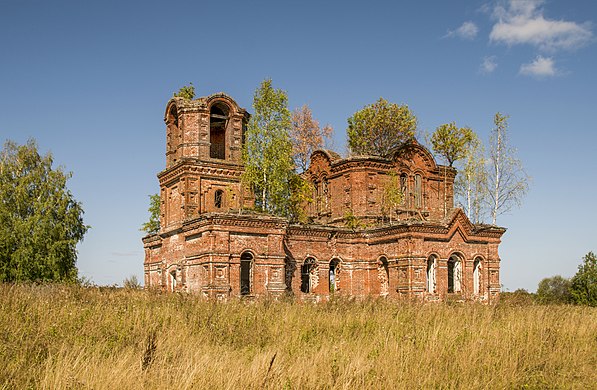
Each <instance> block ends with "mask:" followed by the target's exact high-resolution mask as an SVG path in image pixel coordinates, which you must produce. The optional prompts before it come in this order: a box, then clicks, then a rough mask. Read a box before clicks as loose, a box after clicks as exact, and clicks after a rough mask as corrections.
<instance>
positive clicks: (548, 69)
mask: <svg viewBox="0 0 597 390" xmlns="http://www.w3.org/2000/svg"><path fill="white" fill-rule="evenodd" d="M557 73H558V71H557V69H556V68H555V62H554V60H553V58H547V57H542V56H537V58H535V60H534V61H533V62H531V63H528V64H522V65H521V67H520V74H523V75H527V76H536V77H549V76H555V75H556V74H557Z"/></svg>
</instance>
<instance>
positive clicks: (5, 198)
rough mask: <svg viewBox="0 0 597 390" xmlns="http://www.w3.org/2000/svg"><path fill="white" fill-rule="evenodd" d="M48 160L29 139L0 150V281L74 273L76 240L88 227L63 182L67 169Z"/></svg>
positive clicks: (56, 278)
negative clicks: (23, 143) (54, 166)
mask: <svg viewBox="0 0 597 390" xmlns="http://www.w3.org/2000/svg"><path fill="white" fill-rule="evenodd" d="M52 163H53V159H52V155H51V154H49V153H48V154H46V155H45V156H40V154H39V153H38V151H37V144H36V143H35V141H33V140H29V141H28V142H27V144H25V145H21V146H19V145H17V144H16V143H14V142H12V141H7V142H6V143H5V144H4V148H3V149H2V151H1V152H0V221H2V222H1V223H0V281H4V282H15V281H27V280H35V281H75V280H76V278H77V268H76V266H75V263H76V259H77V250H76V245H77V243H78V242H79V241H81V240H82V239H83V236H84V234H85V232H86V231H87V229H88V228H89V227H88V226H86V225H85V224H84V223H83V209H82V207H81V204H80V203H79V202H77V201H76V200H75V199H74V197H73V195H72V194H71V192H70V191H69V190H68V188H67V187H66V182H67V180H68V179H69V178H70V177H71V173H68V172H64V171H63V170H62V168H60V167H59V168H56V169H53V168H52Z"/></svg>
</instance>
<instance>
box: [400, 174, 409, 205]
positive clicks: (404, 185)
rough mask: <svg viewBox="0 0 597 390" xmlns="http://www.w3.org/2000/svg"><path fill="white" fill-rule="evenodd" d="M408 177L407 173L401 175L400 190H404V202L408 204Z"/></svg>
mask: <svg viewBox="0 0 597 390" xmlns="http://www.w3.org/2000/svg"><path fill="white" fill-rule="evenodd" d="M407 180H408V178H407V176H406V173H403V174H401V175H400V192H402V203H403V204H406V195H407V193H408V181H407Z"/></svg>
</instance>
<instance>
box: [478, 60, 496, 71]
mask: <svg viewBox="0 0 597 390" xmlns="http://www.w3.org/2000/svg"><path fill="white" fill-rule="evenodd" d="M496 61H497V58H496V56H489V57H484V58H483V62H481V67H480V68H479V72H481V73H483V74H489V73H492V72H493V71H494V70H495V68H497V66H498V64H497V62H496Z"/></svg>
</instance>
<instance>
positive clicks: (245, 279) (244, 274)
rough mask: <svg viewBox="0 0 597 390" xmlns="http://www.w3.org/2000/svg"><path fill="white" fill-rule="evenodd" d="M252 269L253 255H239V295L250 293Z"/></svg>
mask: <svg viewBox="0 0 597 390" xmlns="http://www.w3.org/2000/svg"><path fill="white" fill-rule="evenodd" d="M252 268H253V255H252V254H251V253H250V252H244V253H243V254H242V255H240V295H249V294H250V293H251V273H252V272H251V271H252Z"/></svg>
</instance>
